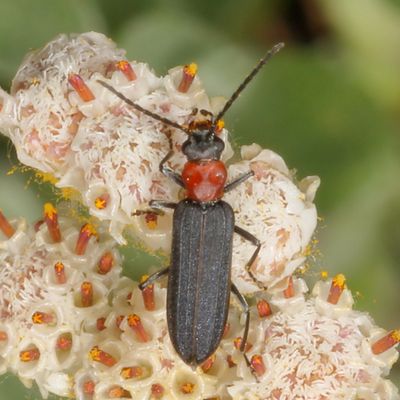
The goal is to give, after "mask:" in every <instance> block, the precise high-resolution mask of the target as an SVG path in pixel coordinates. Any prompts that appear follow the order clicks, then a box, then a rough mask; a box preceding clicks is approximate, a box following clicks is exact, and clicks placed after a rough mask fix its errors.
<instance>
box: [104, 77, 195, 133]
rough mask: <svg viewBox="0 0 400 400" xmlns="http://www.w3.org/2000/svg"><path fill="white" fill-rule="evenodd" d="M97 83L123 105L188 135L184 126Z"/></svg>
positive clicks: (109, 86)
mask: <svg viewBox="0 0 400 400" xmlns="http://www.w3.org/2000/svg"><path fill="white" fill-rule="evenodd" d="M97 82H98V83H100V85H102V86H104V87H105V88H106V89H108V90H109V91H110V92H112V93H114V94H115V95H116V96H117V97H119V98H120V99H121V100H123V101H124V102H125V103H127V104H129V105H130V106H131V107H133V108H134V109H136V110H138V111H140V112H141V113H143V114H145V115H147V116H148V117H151V118H153V119H155V120H157V121H160V122H162V123H163V124H165V125H169V126H172V127H173V128H176V129H180V130H181V131H183V132H185V133H186V134H187V135H190V134H191V132H190V131H189V130H188V129H186V128H185V127H184V126H182V125H179V124H178V123H176V122H174V121H171V120H170V119H168V118H165V117H162V116H161V115H158V114H156V113H153V112H151V111H150V110H147V109H145V108H143V107H142V106H140V105H139V104H137V103H135V102H133V101H132V100H130V99H128V98H127V97H125V96H124V95H123V94H122V93H121V92H118V90H116V89H114V88H113V87H112V86H111V85H109V84H108V83H106V82H104V81H102V80H100V79H98V80H97Z"/></svg>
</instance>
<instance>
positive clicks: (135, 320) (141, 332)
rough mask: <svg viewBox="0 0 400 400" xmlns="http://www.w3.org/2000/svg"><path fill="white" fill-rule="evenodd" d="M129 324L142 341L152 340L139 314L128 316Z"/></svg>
mask: <svg viewBox="0 0 400 400" xmlns="http://www.w3.org/2000/svg"><path fill="white" fill-rule="evenodd" d="M128 325H129V326H130V327H131V328H132V329H133V331H134V332H135V333H136V337H137V339H138V340H139V341H140V342H148V341H149V340H150V337H149V335H148V333H147V332H146V330H145V329H144V326H143V324H142V321H141V320H140V317H139V316H138V315H137V314H131V315H129V316H128Z"/></svg>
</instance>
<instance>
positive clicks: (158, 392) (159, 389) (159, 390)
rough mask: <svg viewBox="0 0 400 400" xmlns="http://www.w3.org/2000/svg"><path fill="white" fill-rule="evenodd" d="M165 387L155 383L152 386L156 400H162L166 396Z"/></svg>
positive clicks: (152, 392)
mask: <svg viewBox="0 0 400 400" xmlns="http://www.w3.org/2000/svg"><path fill="white" fill-rule="evenodd" d="M164 392H165V390H164V387H163V386H162V385H160V384H159V383H153V384H152V385H151V395H152V397H153V398H155V399H161V398H162V397H163V396H164Z"/></svg>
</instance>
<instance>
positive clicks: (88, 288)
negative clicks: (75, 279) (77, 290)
mask: <svg viewBox="0 0 400 400" xmlns="http://www.w3.org/2000/svg"><path fill="white" fill-rule="evenodd" d="M81 303H82V307H90V306H92V305H93V285H92V284H91V283H90V282H82V284H81Z"/></svg>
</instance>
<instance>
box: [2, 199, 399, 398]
mask: <svg viewBox="0 0 400 400" xmlns="http://www.w3.org/2000/svg"><path fill="white" fill-rule="evenodd" d="M2 227H4V224H2ZM9 227H10V228H11V229H12V231H8V234H7V236H8V238H7V237H5V236H4V235H3V234H2V235H3V237H2V241H1V242H0V248H1V251H0V259H1V265H2V269H1V270H0V279H1V281H2V282H3V284H2V287H1V291H0V311H1V315H2V319H1V323H0V372H1V373H4V372H6V371H7V370H9V371H12V372H14V373H16V374H18V376H19V377H20V379H21V380H22V381H23V382H24V383H25V384H26V385H28V386H30V385H31V384H32V382H33V381H34V382H36V383H37V385H38V387H39V389H40V391H41V394H42V396H43V397H47V395H48V394H49V393H54V394H57V395H59V396H65V397H71V396H73V397H75V398H77V399H81V400H89V399H99V400H103V399H112V398H125V399H127V398H134V399H143V400H144V399H146V400H147V399H171V400H177V399H190V400H195V399H196V400H197V399H198V400H201V399H219V400H228V399H237V400H244V399H246V400H247V399H248V400H255V399H263V400H278V399H279V400H291V399H294V398H296V399H307V400H314V399H315V400H317V399H318V400H321V399H323V400H328V399H333V398H334V399H346V400H348V399H358V400H396V399H399V398H400V397H399V395H398V392H397V389H396V388H395V387H394V385H393V384H392V383H391V382H390V381H388V380H386V379H384V377H385V376H386V375H387V374H388V372H389V371H390V368H391V366H392V364H393V363H394V362H395V361H396V360H397V357H398V352H397V351H396V350H395V348H394V345H395V344H397V342H398V341H399V340H400V332H397V331H392V332H389V333H387V332H385V331H383V330H382V329H379V328H377V327H376V326H375V325H374V323H373V321H372V320H371V318H370V317H369V316H368V315H367V314H364V313H360V312H357V311H354V310H352V303H353V299H352V296H351V293H350V292H349V291H348V290H347V289H346V288H345V286H344V280H343V279H344V278H343V277H342V276H338V277H336V278H334V279H333V280H328V281H320V282H318V283H317V284H316V286H315V287H314V290H313V294H312V295H311V296H307V297H306V296H305V292H307V291H308V289H307V286H306V284H305V283H304V281H303V280H301V279H290V280H289V285H288V287H287V288H286V289H285V290H283V291H281V292H276V293H275V294H273V295H270V294H269V295H266V294H265V293H264V294H262V297H258V298H257V300H258V301H257V303H256V304H254V305H253V306H252V307H251V316H252V318H251V330H250V335H249V340H248V344H247V346H246V357H247V361H246V359H245V358H244V356H243V354H242V353H241V352H240V351H239V348H240V342H241V337H242V335H243V329H244V326H243V322H244V321H243V318H241V310H240V309H239V307H238V306H237V304H236V301H235V300H232V304H231V307H230V314H229V318H228V323H227V325H226V330H225V334H224V337H223V340H222V342H221V345H220V347H219V349H218V350H217V352H216V353H215V354H214V355H213V356H211V357H210V358H209V359H208V360H206V361H205V362H204V363H203V364H202V365H201V366H199V367H198V368H197V370H195V371H194V370H192V369H191V368H190V367H189V366H187V365H186V364H185V363H183V361H182V360H180V358H179V357H178V356H177V355H176V353H175V351H174V349H173V347H172V345H171V342H170V340H169V336H168V330H167V325H166V316H165V303H166V289H165V288H163V287H161V286H160V285H159V284H153V285H150V286H148V287H147V288H146V289H144V290H142V291H140V290H139V289H138V287H137V284H136V283H135V282H133V281H131V280H130V279H128V278H126V277H122V276H121V267H120V264H121V258H120V256H119V255H118V252H117V250H116V249H115V247H114V245H115V242H114V241H113V240H112V239H111V238H109V237H108V236H107V235H106V234H104V233H96V232H95V231H94V230H93V228H90V229H89V228H88V225H87V224H85V225H83V227H81V228H80V225H79V224H77V223H72V222H71V220H69V219H67V218H65V217H60V218H59V219H58V214H57V212H56V210H55V209H54V208H52V207H51V205H49V204H47V205H46V207H45V217H44V222H43V221H41V223H39V224H36V225H35V229H36V231H35V229H34V228H33V227H29V226H27V224H26V223H25V222H24V220H22V219H21V220H20V221H12V222H11V224H9ZM3 231H4V229H3ZM267 296H268V297H267ZM248 364H250V365H248Z"/></svg>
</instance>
